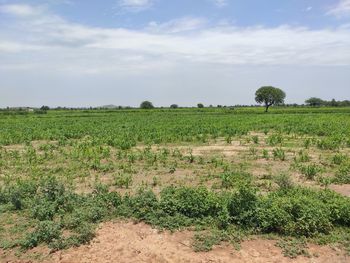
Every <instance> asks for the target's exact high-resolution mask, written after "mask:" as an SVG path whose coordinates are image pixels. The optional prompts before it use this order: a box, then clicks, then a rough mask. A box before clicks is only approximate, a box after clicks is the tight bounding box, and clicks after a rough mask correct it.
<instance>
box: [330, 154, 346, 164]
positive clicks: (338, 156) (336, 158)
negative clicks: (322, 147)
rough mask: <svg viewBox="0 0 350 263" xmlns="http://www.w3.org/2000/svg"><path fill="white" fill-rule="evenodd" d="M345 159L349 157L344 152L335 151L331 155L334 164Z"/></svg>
mask: <svg viewBox="0 0 350 263" xmlns="http://www.w3.org/2000/svg"><path fill="white" fill-rule="evenodd" d="M347 160H349V157H348V156H347V155H345V154H342V153H336V154H335V155H334V156H333V157H332V163H333V164H335V165H341V164H343V163H344V162H346V161H347Z"/></svg>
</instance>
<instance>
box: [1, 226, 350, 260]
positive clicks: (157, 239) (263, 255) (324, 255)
mask: <svg viewBox="0 0 350 263" xmlns="http://www.w3.org/2000/svg"><path fill="white" fill-rule="evenodd" d="M192 237H193V233H192V232H189V231H182V232H175V233H170V232H159V231H158V230H156V229H153V228H151V227H150V226H148V225H146V224H144V223H138V224H134V223H132V222H108V223H104V224H101V225H100V228H99V230H98V231H97V236H96V238H95V239H94V240H93V241H92V242H91V244H89V245H85V246H81V247H79V248H72V249H69V250H66V251H60V252H57V253H55V254H52V255H50V256H49V258H48V259H47V260H46V261H44V262H47V263H49V262H54V263H90V262H93V263H109V262H118V263H131V262H146V263H151V262H152V263H153V262H154V263H158V262H159V263H164V262H169V263H170V262H174V263H175V262H191V263H192V262H194V263H207V262H208V263H209V262H211V263H226V262H237V263H241V262H242V263H243V262H244V263H246V262H253V263H257V262H279V263H284V262H286V263H287V262H293V263H304V262H339V263H342V262H344V263H345V262H350V258H349V257H347V256H345V255H344V254H343V252H340V251H337V250H334V249H332V248H330V247H328V246H317V245H310V246H309V252H310V254H311V255H312V256H311V257H310V258H308V257H302V256H299V257H298V258H296V259H290V258H287V257H284V256H283V255H282V252H281V249H280V248H278V247H276V246H275V241H274V240H265V239H256V240H249V241H245V242H243V243H242V248H241V249H240V250H239V251H237V250H235V249H234V248H233V247H232V246H231V245H228V244H225V245H221V246H217V247H215V248H214V249H213V250H212V251H210V252H199V253H196V252H194V251H193V249H192V248H191V240H192ZM4 262H14V261H4ZM16 262H18V263H19V262H21V261H16ZM23 262H35V261H23ZM21 263H22V262H21Z"/></svg>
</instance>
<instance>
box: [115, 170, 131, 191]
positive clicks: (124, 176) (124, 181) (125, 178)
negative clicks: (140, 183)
mask: <svg viewBox="0 0 350 263" xmlns="http://www.w3.org/2000/svg"><path fill="white" fill-rule="evenodd" d="M132 182H133V179H132V175H131V174H128V173H118V174H116V175H115V176H114V185H115V186H116V187H119V188H126V189H129V187H130V186H131V185H132Z"/></svg>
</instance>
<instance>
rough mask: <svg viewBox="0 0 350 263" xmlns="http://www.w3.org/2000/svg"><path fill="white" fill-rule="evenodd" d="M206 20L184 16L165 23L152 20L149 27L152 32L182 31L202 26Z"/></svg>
mask: <svg viewBox="0 0 350 263" xmlns="http://www.w3.org/2000/svg"><path fill="white" fill-rule="evenodd" d="M206 22H207V21H206V20H205V19H203V18H196V17H184V18H180V19H174V20H170V21H168V22H165V23H157V22H155V21H152V22H150V23H149V25H148V27H147V29H148V30H149V31H151V32H158V33H159V32H163V33H180V32H186V31H193V30H197V29H199V28H202V27H203V26H204V25H205V24H206Z"/></svg>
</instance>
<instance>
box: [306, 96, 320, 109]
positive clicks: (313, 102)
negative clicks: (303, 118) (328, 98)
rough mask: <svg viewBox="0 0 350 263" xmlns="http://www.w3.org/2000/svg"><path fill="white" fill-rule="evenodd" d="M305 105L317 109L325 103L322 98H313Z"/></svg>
mask: <svg viewBox="0 0 350 263" xmlns="http://www.w3.org/2000/svg"><path fill="white" fill-rule="evenodd" d="M305 103H306V104H307V105H309V106H313V107H315V106H321V105H324V103H325V102H324V101H323V100H322V99H320V98H316V97H312V98H310V99H307V100H306V101H305Z"/></svg>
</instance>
